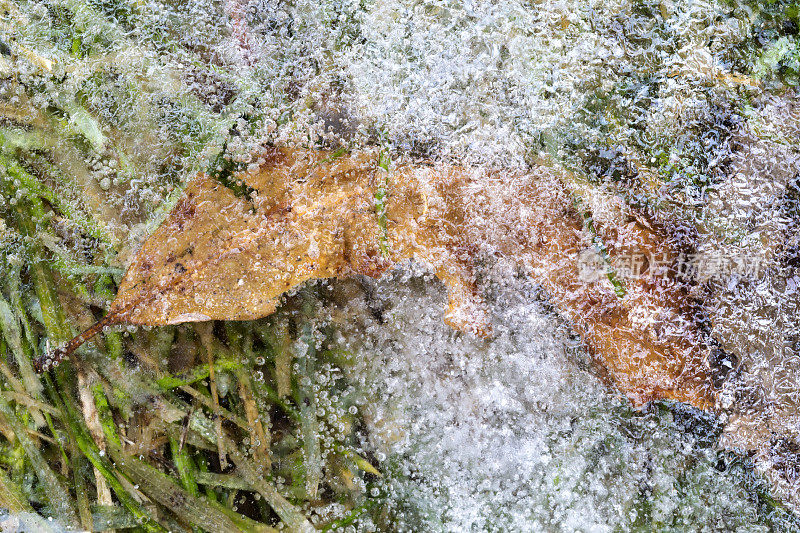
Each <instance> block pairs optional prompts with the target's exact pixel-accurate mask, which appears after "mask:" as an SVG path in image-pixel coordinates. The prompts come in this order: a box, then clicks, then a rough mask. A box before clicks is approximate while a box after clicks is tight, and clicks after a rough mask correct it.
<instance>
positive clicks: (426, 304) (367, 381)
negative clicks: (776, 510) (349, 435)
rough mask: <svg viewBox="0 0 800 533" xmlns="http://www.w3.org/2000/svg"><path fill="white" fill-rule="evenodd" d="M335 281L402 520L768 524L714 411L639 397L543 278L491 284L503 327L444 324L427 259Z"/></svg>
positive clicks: (712, 526)
mask: <svg viewBox="0 0 800 533" xmlns="http://www.w3.org/2000/svg"><path fill="white" fill-rule="evenodd" d="M367 283H372V282H367ZM339 285H342V286H343V288H342V287H338V286H337V288H336V289H335V290H336V291H337V292H343V293H344V294H345V295H346V296H344V297H346V298H347V299H348V303H347V304H346V305H345V307H344V308H345V310H346V311H347V313H346V315H347V318H346V319H344V320H342V324H340V325H339V327H341V328H343V329H342V330H341V333H342V335H343V337H340V341H341V347H342V348H344V349H347V350H349V351H352V352H353V353H354V355H355V356H356V357H355V360H356V363H355V366H354V367H353V368H352V369H351V370H350V374H349V376H348V377H349V378H351V379H352V380H354V381H355V382H357V383H358V388H359V389H360V391H361V393H362V394H363V395H364V404H365V407H364V409H365V419H366V421H367V425H368V428H367V433H368V434H369V442H368V443H365V447H366V448H368V449H372V450H373V451H374V452H375V454H376V456H377V458H378V459H379V460H380V461H381V464H382V466H383V470H384V473H385V483H384V490H385V492H386V495H387V500H388V502H387V504H388V508H389V509H390V510H391V512H392V513H394V514H396V516H395V517H394V520H395V523H396V524H397V526H398V529H399V530H401V531H402V530H405V531H440V530H443V531H586V532H588V531H618V530H620V529H622V530H624V531H630V530H636V529H637V527H643V528H646V529H649V528H650V527H653V526H655V525H663V526H664V527H675V528H679V529H684V528H689V529H691V530H696V531H700V530H703V531H736V530H742V531H745V530H746V531H768V530H769V526H768V523H769V522H768V521H767V520H766V518H767V517H766V514H767V511H766V510H765V509H766V508H764V507H763V505H760V503H759V497H758V492H759V491H764V490H766V489H765V488H764V487H760V488H759V487H756V486H755V484H754V483H753V482H752V479H751V476H748V475H745V469H744V468H743V466H742V464H741V462H740V461H739V460H736V459H734V458H733V456H730V455H725V454H724V453H723V452H721V451H720V450H719V449H718V448H717V447H716V446H715V444H716V441H717V438H716V436H717V429H716V427H715V425H714V423H713V421H712V420H708V419H705V420H704V419H701V418H698V416H699V415H697V414H696V413H695V414H690V413H686V412H682V411H681V410H680V409H678V408H676V409H675V410H674V411H670V410H669V409H668V408H666V407H664V406H660V407H659V406H653V407H651V408H650V410H649V411H648V412H646V413H636V412H633V411H632V410H631V409H630V408H629V407H628V404H627V402H626V401H625V400H624V399H622V398H621V397H619V396H618V395H616V394H615V393H614V392H613V390H611V389H607V388H606V387H604V386H603V385H602V384H601V381H600V379H599V376H597V375H594V374H593V371H592V368H593V367H592V365H591V363H590V361H589V357H588V356H587V354H585V353H584V352H583V351H582V350H581V348H580V344H579V342H578V341H577V340H576V339H575V338H574V337H572V336H571V335H570V331H569V329H568V327H567V326H566V325H565V324H564V323H563V322H562V321H561V320H560V319H559V318H558V317H557V315H556V314H555V313H554V312H553V311H552V310H550V309H548V306H547V304H546V302H544V301H543V300H542V299H541V298H540V296H539V295H538V294H537V291H536V288H535V286H534V285H533V284H532V283H531V282H529V281H522V280H512V279H508V278H507V277H506V278H505V279H504V283H502V284H496V285H497V286H495V287H494V288H493V290H491V291H490V292H492V293H494V298H493V302H492V303H493V307H494V317H495V323H494V326H495V332H496V336H495V338H494V339H493V340H492V341H483V340H480V339H476V338H472V337H469V336H467V335H463V334H460V333H456V332H454V331H453V330H452V329H450V328H449V327H448V326H446V325H445V324H444V323H443V322H442V309H443V305H444V302H445V299H446V297H445V292H444V290H443V289H442V288H441V287H440V286H439V285H438V284H437V283H436V282H434V281H432V280H429V281H424V276H422V277H420V273H419V272H417V273H416V275H415V276H410V275H409V274H395V276H394V279H391V280H389V279H384V280H382V281H380V282H378V283H376V284H375V285H374V286H372V285H370V286H368V289H367V291H366V293H362V295H361V296H359V297H355V298H354V297H352V296H353V294H354V293H357V292H358V291H357V290H356V289H354V288H353V286H351V285H348V284H339ZM353 285H354V284H353ZM500 285H502V287H500ZM348 295H349V296H348ZM344 297H343V298H344ZM336 314H337V312H336V311H334V312H333V316H334V317H335V316H336ZM339 318H340V319H341V318H342V317H341V316H340V317H339ZM334 320H335V321H336V322H338V321H339V320H336V319H335V318H334ZM381 320H382V321H383V322H384V323H383V324H381V323H380V321H381ZM344 339H347V341H345V340H344ZM748 479H750V481H748ZM757 489H758V490H757ZM760 507H761V508H763V509H762V512H760V511H759V509H760ZM739 528H742V529H739Z"/></svg>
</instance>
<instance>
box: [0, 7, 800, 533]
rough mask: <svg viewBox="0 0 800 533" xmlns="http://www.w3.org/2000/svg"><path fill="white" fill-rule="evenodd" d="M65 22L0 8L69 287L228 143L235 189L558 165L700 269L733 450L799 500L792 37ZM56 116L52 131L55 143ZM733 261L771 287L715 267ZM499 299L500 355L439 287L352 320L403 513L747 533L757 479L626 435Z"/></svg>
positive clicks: (371, 421)
mask: <svg viewBox="0 0 800 533" xmlns="http://www.w3.org/2000/svg"><path fill="white" fill-rule="evenodd" d="M17 4H18V5H17ZM62 4H63V6H64V7H67V8H69V9H71V10H73V11H74V13H75V17H74V20H73V21H72V23H71V27H70V28H65V27H64V25H63V24H62V22H61V19H60V15H59V10H58V9H52V6H48V5H45V4H44V3H38V2H27V1H20V2H18V3H13V2H12V3H8V9H7V11H6V12H4V14H3V26H2V33H3V35H2V37H3V39H4V44H8V46H10V47H11V48H12V49H13V50H14V54H15V56H14V57H15V58H14V59H13V63H12V59H9V57H11V56H8V55H3V56H2V57H0V72H2V74H3V80H2V81H1V82H0V95H2V99H3V104H4V105H6V106H7V109H5V108H4V109H5V111H8V113H12V111H13V113H16V114H15V115H14V117H15V120H18V121H19V123H20V124H22V126H21V127H20V128H17V129H14V130H13V131H11V130H9V131H5V130H4V143H6V144H8V145H9V146H11V147H12V148H13V149H15V150H16V149H21V150H32V151H48V153H49V152H52V154H53V155H52V161H50V160H48V161H47V163H53V164H54V165H56V166H57V167H58V169H60V170H59V172H60V174H59V176H64V179H62V180H58V179H56V180H52V181H53V182H54V183H53V187H54V189H55V191H56V192H57V194H58V199H62V200H63V201H64V203H65V204H66V206H67V207H71V208H72V209H73V210H74V211H75V213H76V214H74V216H70V217H65V218H61V219H57V220H55V221H54V222H53V225H54V226H55V227H56V232H57V238H52V239H49V240H47V242H46V243H45V245H46V246H47V248H48V249H49V250H50V251H52V253H53V254H55V255H56V256H57V257H58V258H60V259H63V260H64V261H65V262H66V266H65V267H63V270H64V271H65V272H69V273H74V274H75V275H81V274H84V273H86V272H88V271H92V272H96V271H100V272H109V273H114V274H119V273H121V270H122V269H123V268H124V267H125V266H126V265H127V264H128V262H129V260H130V258H131V255H132V254H133V252H134V251H135V249H136V247H137V246H138V245H139V243H140V242H141V240H142V239H143V237H144V236H145V235H146V234H147V233H148V232H149V231H151V230H152V229H153V228H154V227H155V226H156V225H157V224H158V223H159V221H160V220H161V219H162V218H163V215H164V213H166V212H167V211H168V209H169V208H170V207H171V203H170V202H171V201H172V200H174V199H175V198H176V197H177V192H178V186H180V185H181V183H182V182H183V181H185V180H187V179H189V178H190V177H191V176H192V175H193V174H194V173H195V172H196V171H200V170H206V169H208V168H209V166H210V165H211V164H212V162H214V161H215V158H216V157H217V156H218V155H219V154H220V152H221V151H222V149H223V146H224V147H225V148H226V150H227V154H228V155H232V156H233V159H235V160H236V161H237V162H240V163H242V164H243V165H245V166H246V165H248V164H249V165H257V164H258V160H257V159H255V160H254V159H253V158H252V157H251V153H253V152H254V151H256V150H257V148H258V147H259V146H260V145H261V144H262V143H266V142H272V143H285V144H293V143H299V144H307V145H313V146H321V145H325V146H338V145H339V144H341V143H350V145H352V146H359V145H365V144H369V145H384V146H388V147H389V148H390V149H391V150H393V151H394V152H395V153H401V154H404V155H406V154H412V155H414V156H418V157H420V158H432V159H440V158H451V159H457V160H459V161H465V162H481V163H489V164H491V165H495V166H503V167H515V166H524V165H525V164H526V163H530V162H533V161H534V160H536V159H537V158H538V157H544V156H547V157H549V158H550V162H552V163H554V164H558V165H563V166H566V167H568V168H571V169H574V170H575V176H576V180H575V181H576V183H572V184H571V186H573V187H574V190H575V191H576V192H577V193H578V194H580V195H583V196H584V200H585V201H586V203H587V204H588V205H589V206H590V207H591V208H592V210H593V211H594V215H595V217H596V219H597V220H598V221H600V222H604V223H607V224H614V223H615V222H616V221H618V215H619V212H620V210H618V209H615V208H614V205H615V201H618V200H619V199H620V198H622V199H624V200H625V201H627V202H629V203H631V204H633V205H636V206H638V207H641V208H642V210H643V211H646V212H648V214H649V215H651V216H652V217H653V218H655V219H659V220H661V221H662V222H663V221H667V222H671V223H673V224H674V225H675V226H676V227H677V228H678V229H679V230H680V231H681V232H682V233H681V234H680V236H681V238H683V241H682V242H684V243H686V242H688V245H690V247H691V248H693V249H694V251H696V252H697V257H696V258H695V260H696V262H697V264H698V274H697V276H696V279H694V280H693V282H694V283H695V289H696V291H695V292H696V296H697V297H698V298H699V299H701V300H702V301H703V302H704V303H705V304H706V305H707V307H708V309H707V314H708V315H709V330H710V335H711V336H712V337H713V339H714V340H715V341H716V342H718V343H719V345H720V346H721V347H722V348H724V349H725V351H726V352H727V353H728V354H729V356H730V360H727V359H726V360H724V361H722V364H723V366H724V364H725V362H726V361H727V364H728V365H729V366H730V367H732V368H733V370H731V371H726V372H724V376H723V378H724V379H723V385H722V386H723V394H722V396H721V402H720V408H721V409H722V410H723V411H724V412H723V413H722V417H721V419H720V420H721V421H722V422H723V423H725V424H727V425H726V427H725V433H724V443H725V444H726V445H727V446H729V447H731V448H735V449H739V450H741V451H742V452H743V453H744V452H747V453H750V452H754V453H755V454H756V458H757V460H758V464H759V468H761V469H763V470H765V471H766V472H767V474H768V475H769V476H770V477H771V479H772V480H773V481H774V487H776V488H777V489H779V490H777V491H776V493H777V494H779V495H781V496H787V495H788V496H789V497H790V499H789V501H790V502H792V501H795V502H796V501H797V495H796V491H797V481H798V479H797V471H798V470H797V464H796V455H797V449H798V448H797V444H796V441H797V439H798V437H799V436H800V435H799V434H800V431H799V430H798V424H800V420H798V419H797V406H798V403H800V399H798V397H797V391H798V390H800V386H799V385H800V384H798V382H797V379H798V378H797V376H798V375H799V374H800V372H798V371H799V370H800V368H798V363H797V356H798V353H800V339H798V335H797V331H798V329H800V324H798V318H797V317H798V305H797V289H798V287H799V286H800V274H799V273H798V269H800V265H799V264H798V247H800V237H798V235H800V230H798V223H797V221H798V219H800V213H799V212H798V207H797V206H798V202H800V183H798V165H799V163H798V150H797V146H798V143H800V137H799V136H798V126H797V124H798V113H799V111H798V105H797V96H796V94H795V93H794V92H792V90H791V89H786V88H785V87H783V86H781V84H780V83H778V82H777V81H776V80H778V79H779V78H784V79H790V78H791V75H792V71H791V69H792V68H793V67H792V65H793V63H792V62H793V61H794V62H795V63H796V56H793V55H792V54H793V53H795V52H792V51H793V50H794V51H796V49H797V42H796V41H797V39H796V36H795V35H794V34H796V23H795V30H794V33H792V31H791V28H788V29H787V30H785V31H784V29H783V26H780V24H779V25H778V26H779V27H778V29H776V28H775V27H772V26H775V25H774V24H773V25H772V26H769V25H768V24H766V23H764V21H763V20H762V19H763V17H762V15H761V11H760V9H759V8H758V7H757V6H755V7H754V6H750V5H749V4H739V3H729V2H710V1H689V0H679V1H674V2H672V1H663V2H632V1H625V0H619V1H592V2H582V1H577V0H564V1H553V2H550V1H547V2H534V3H531V2H522V1H515V0H503V1H499V2H494V3H488V2H485V3H478V2H456V1H453V2H444V1H441V2H440V1H424V2H411V1H408V2H395V1H363V2H341V1H320V0H313V1H306V0H298V1H296V2H291V3H284V2H277V1H271V0H258V1H251V2H248V1H243V0H242V1H239V0H225V1H222V2H206V1H189V2H156V1H142V2H136V3H133V2H131V3H124V2H91V3H82V2H79V1H77V0H65V1H64V2H60V3H59V5H62ZM4 5H5V4H4ZM56 7H58V6H56ZM779 22H780V21H779ZM754 23H755V26H754ZM71 31H74V33H76V34H78V33H80V38H79V39H77V40H75V39H73V38H72V37H73V35H72V34H71V33H70V32H71ZM781 32H783V33H781ZM6 40H8V43H5V41H6ZM753 43H758V46H763V49H761V48H758V46H756V45H755V44H753ZM748 47H751V48H753V47H754V48H753V49H751V48H748ZM794 68H795V77H796V70H797V68H796V65H795V67H794ZM12 72H13V74H14V75H13V76H11V75H10V73H12ZM756 77H758V78H760V79H756ZM26 88H34V89H32V92H34V93H35V94H34V95H33V96H31V97H29V96H27V93H26V90H27V89H26ZM767 89H770V90H775V94H774V95H769V94H763V93H764V92H765V91H766V90H767ZM53 108H55V109H57V110H59V113H60V115H59V116H60V117H61V118H60V119H59V121H58V122H57V123H56V126H53V127H51V128H50V129H48V128H46V127H41V121H42V117H44V116H45V115H46V112H47V110H49V109H53ZM9 110H11V111H9ZM36 128H41V129H42V130H43V131H45V134H43V135H38V134H32V133H30V132H31V131H39V130H36ZM59 135H61V136H60V137H59ZM65 138H68V139H70V140H71V142H64V139H65ZM75 139H78V140H79V142H78V141H75ZM72 141H75V142H72ZM4 201H5V200H4ZM13 202H14V200H13V199H10V200H9V203H11V204H12V205H13ZM84 218H86V219H89V220H93V221H95V222H97V226H98V227H99V229H97V227H95V226H91V225H89V224H86V225H83V226H81V225H80V224H79V222H80V221H81V220H83V219H84ZM95 230H96V231H95ZM676 233H677V231H676ZM687 235H689V237H687ZM89 236H91V237H89ZM0 239H1V240H2V242H1V243H0V244H2V246H3V249H4V255H5V256H6V258H7V259H8V264H9V265H10V266H11V267H13V268H20V265H22V264H25V262H26V260H27V259H29V258H27V257H25V255H24V249H23V247H22V246H21V245H20V242H21V241H22V237H21V236H20V235H19V234H17V233H16V232H15V231H14V230H12V229H9V228H6V227H5V226H0ZM688 245H687V246H688ZM742 254H746V255H748V257H755V258H757V259H759V260H763V263H764V265H765V266H764V269H763V270H762V271H759V272H757V273H752V274H740V273H734V274H726V273H722V274H720V273H719V272H717V271H715V270H714V268H713V267H712V268H710V269H707V270H704V268H706V267H708V265H709V259H714V258H720V259H726V258H730V257H740V256H741V255H742ZM87 256H98V257H103V258H104V266H103V267H96V266H94V265H93V266H91V268H90V269H86V268H85V265H82V263H81V261H83V260H84V259H85V257H87ZM714 261H716V259H714ZM714 261H711V263H712V264H713V263H714ZM76 264H77V266H75V265H76ZM702 265H705V267H704V266H702ZM81 267H84V268H81ZM92 269H94V270H92ZM497 282H498V283H500V282H502V283H507V284H508V286H507V287H505V288H503V289H502V290H500V291H499V295H498V296H497V300H496V305H495V319H496V320H497V322H498V323H497V325H496V327H497V330H498V331H499V335H498V337H497V339H496V340H495V341H493V342H492V343H484V342H483V341H476V340H471V339H468V338H466V337H463V336H459V335H455V334H454V333H452V332H451V331H449V330H447V329H446V328H445V327H444V326H443V325H442V324H441V320H440V317H438V315H437V313H438V312H439V311H438V310H439V309H440V308H441V301H440V300H441V298H442V296H441V294H440V293H439V292H438V289H436V288H435V287H434V286H433V285H431V284H428V285H426V286H425V288H424V289H420V288H419V287H417V286H416V285H414V288H413V289H412V288H409V287H406V286H400V288H397V289H392V290H396V291H398V292H396V293H393V296H391V298H390V299H391V302H392V309H393V311H392V313H391V315H390V317H389V318H388V319H387V323H386V324H383V325H379V324H376V323H374V322H373V321H371V319H369V317H370V316H372V314H373V313H372V312H371V311H370V310H368V309H361V308H359V307H358V304H357V301H353V302H352V303H351V304H350V305H351V308H350V309H349V311H350V313H349V314H348V317H349V320H348V321H345V322H343V323H341V324H340V327H341V328H343V331H345V332H346V333H347V334H346V335H345V338H347V339H348V341H349V342H350V343H351V344H352V347H353V348H354V349H356V351H357V353H358V354H359V356H360V357H359V358H357V361H358V364H357V367H356V368H355V369H354V370H351V371H350V376H351V378H352V379H353V380H355V381H357V382H359V383H360V384H361V389H362V390H363V393H364V395H365V397H366V398H369V399H370V402H368V403H371V404H373V405H372V407H371V408H370V412H369V413H368V414H369V417H368V419H367V426H368V427H367V432H368V433H369V434H371V435H372V439H373V441H372V443H371V445H372V446H375V447H377V448H379V449H383V450H384V451H383V453H385V454H386V455H387V459H386V461H385V464H387V465H391V464H396V465H397V467H396V469H397V471H398V472H399V474H398V475H397V476H387V477H388V478H389V481H387V484H388V485H389V486H393V488H391V490H392V494H391V496H392V498H398V501H397V503H395V504H394V505H396V506H398V508H399V506H400V505H401V503H400V500H399V498H400V495H401V494H403V493H406V492H407V493H409V494H410V496H409V499H408V502H410V503H408V513H410V514H413V513H415V512H419V513H422V514H423V515H424V514H425V509H428V510H429V512H430V513H433V514H434V515H435V517H434V518H431V517H427V518H426V517H425V516H422V517H420V518H419V519H418V520H421V521H422V522H423V523H427V524H431V526H430V527H431V528H437V527H443V528H445V529H452V530H462V529H465V528H468V527H472V526H474V527H476V528H487V529H491V528H497V529H519V530H529V529H531V524H535V525H534V526H533V528H538V529H541V530H552V529H556V528H559V527H560V528H563V529H564V530H570V531H571V530H575V529H579V528H583V529H586V530H593V528H594V526H595V525H597V526H598V527H597V528H595V529H597V530H603V528H605V527H610V528H612V529H613V528H614V527H615V526H617V525H618V526H619V527H621V528H622V529H626V528H634V527H635V526H636V525H642V524H645V525H652V524H662V523H663V524H673V525H676V527H682V526H685V527H687V528H697V527H708V528H709V529H719V530H731V529H734V528H735V527H737V526H741V527H742V528H744V529H746V530H755V529H757V527H758V526H755V525H753V524H754V522H755V521H756V517H755V515H754V514H753V512H754V511H753V507H752V505H751V504H750V503H749V500H748V498H747V496H746V495H745V494H744V493H743V492H742V491H743V490H744V489H741V488H740V486H739V485H738V484H737V483H738V481H736V482H734V480H738V479H739V477H740V476H737V475H734V474H733V473H730V474H729V473H720V472H719V471H718V470H717V469H716V466H717V465H716V458H715V457H714V458H707V457H705V456H704V455H703V454H704V453H706V451H707V447H704V446H705V444H704V445H703V446H700V445H698V444H697V442H696V439H695V436H692V434H686V433H685V432H683V431H682V429H683V428H682V427H679V426H676V425H674V424H673V423H672V422H670V421H669V419H670V416H671V415H668V414H665V415H663V416H662V415H659V416H655V415H652V414H651V415H647V416H644V417H640V416H638V415H636V416H634V415H632V414H631V413H630V411H628V410H627V408H626V407H625V404H624V403H623V402H621V401H620V400H619V399H618V398H615V397H610V396H609V393H608V392H607V391H606V389H605V388H603V387H601V386H600V385H599V384H598V383H599V381H598V379H597V378H596V377H595V376H593V375H591V374H590V373H589V372H587V371H586V370H585V368H586V367H587V366H589V365H588V363H587V362H585V361H583V358H584V356H583V355H581V354H580V352H579V351H578V350H576V349H575V347H574V346H573V344H574V341H573V340H570V339H569V337H568V333H567V328H566V327H565V326H564V325H560V324H557V322H556V321H555V319H554V318H552V316H551V315H550V312H549V311H546V310H545V309H544V304H541V303H530V302H529V300H530V299H531V298H527V297H529V296H531V288H530V287H529V286H527V285H524V284H523V285H519V284H517V282H516V281H515V282H511V281H509V280H508V279H507V278H504V277H502V276H500V277H499V278H498V280H497ZM415 283H416V282H415ZM394 285H395V284H392V286H394ZM382 287H383V289H382V290H384V291H390V289H389V287H388V286H387V285H382ZM420 291H427V292H428V295H427V299H424V300H423V299H420V298H419V294H420ZM437 298H438V300H437ZM34 307H35V306H34ZM545 317H547V318H545ZM348 324H349V325H348ZM354 324H361V325H363V327H364V328H366V332H363V331H357V330H356V329H354V326H353V325H354ZM348 328H350V329H348ZM726 368H727V367H726ZM651 426H652V427H651ZM631 428H633V430H632V429H631ZM631 431H633V433H635V435H636V436H635V437H631V436H626V435H629V434H631ZM394 439H396V440H394ZM712 440H713V439H712ZM601 444H602V446H601ZM710 449H711V450H714V453H716V448H715V447H714V446H713V445H712V446H711V448H710ZM598 450H599V451H598ZM701 452H702V453H701ZM712 455H713V454H712ZM393 462H394V463H393ZM687 465H688V466H687ZM412 467H413V468H412ZM404 469H412V470H414V471H415V472H416V474H415V476H416V477H412V476H411V474H410V473H404ZM515 476H517V477H516V478H515ZM556 480H558V481H556ZM681 491H684V492H681ZM792 491H794V492H795V496H794V499H792V497H791V495H792ZM442 509H444V511H442ZM633 511H636V513H641V514H642V516H644V517H645V518H641V520H642V521H641V522H637V520H640V518H638V517H639V516H640V515H639V514H637V515H636V516H633V515H632V513H633ZM413 520H416V519H412V518H410V517H409V518H408V522H407V523H408V529H414V528H415V527H416V526H417V525H418V523H416V522H413ZM427 520H430V521H429V522H426V521H427ZM437 520H440V521H441V523H440V524H439V523H438V522H437ZM698 524H700V525H701V526H698Z"/></svg>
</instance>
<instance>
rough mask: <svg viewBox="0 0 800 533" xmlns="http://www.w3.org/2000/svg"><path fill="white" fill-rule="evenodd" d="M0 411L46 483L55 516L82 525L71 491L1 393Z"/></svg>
mask: <svg viewBox="0 0 800 533" xmlns="http://www.w3.org/2000/svg"><path fill="white" fill-rule="evenodd" d="M0 413H2V414H3V416H5V418H6V420H7V422H8V424H9V425H10V426H11V429H12V430H14V433H15V434H16V436H17V440H18V441H19V443H20V445H21V446H22V447H23V449H24V450H25V454H26V455H27V457H28V460H29V461H30V462H31V465H32V466H33V469H34V471H35V472H36V476H37V477H38V478H39V481H40V482H41V483H42V484H43V485H45V487H46V494H47V497H48V500H49V502H50V505H51V506H52V508H53V511H54V512H56V513H57V515H58V516H56V517H55V518H58V519H60V520H62V521H64V522H65V523H66V524H67V525H68V526H70V527H75V528H77V527H80V521H79V520H78V514H77V513H76V511H75V509H74V508H73V507H72V505H71V503H72V498H71V497H70V494H69V491H68V490H67V488H66V487H65V486H64V485H63V484H62V483H61V481H60V480H59V479H58V476H57V475H56V474H55V472H53V471H52V470H51V469H50V467H49V466H48V465H47V461H45V459H44V457H42V454H41V451H40V450H39V448H38V447H37V446H36V445H35V444H34V443H33V441H32V440H31V439H30V437H28V434H27V432H26V431H25V430H24V429H23V427H22V424H21V423H20V422H19V419H18V418H17V415H16V413H14V410H13V409H12V408H11V405H9V403H8V402H7V401H6V399H5V398H4V397H3V396H2V395H0Z"/></svg>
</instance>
